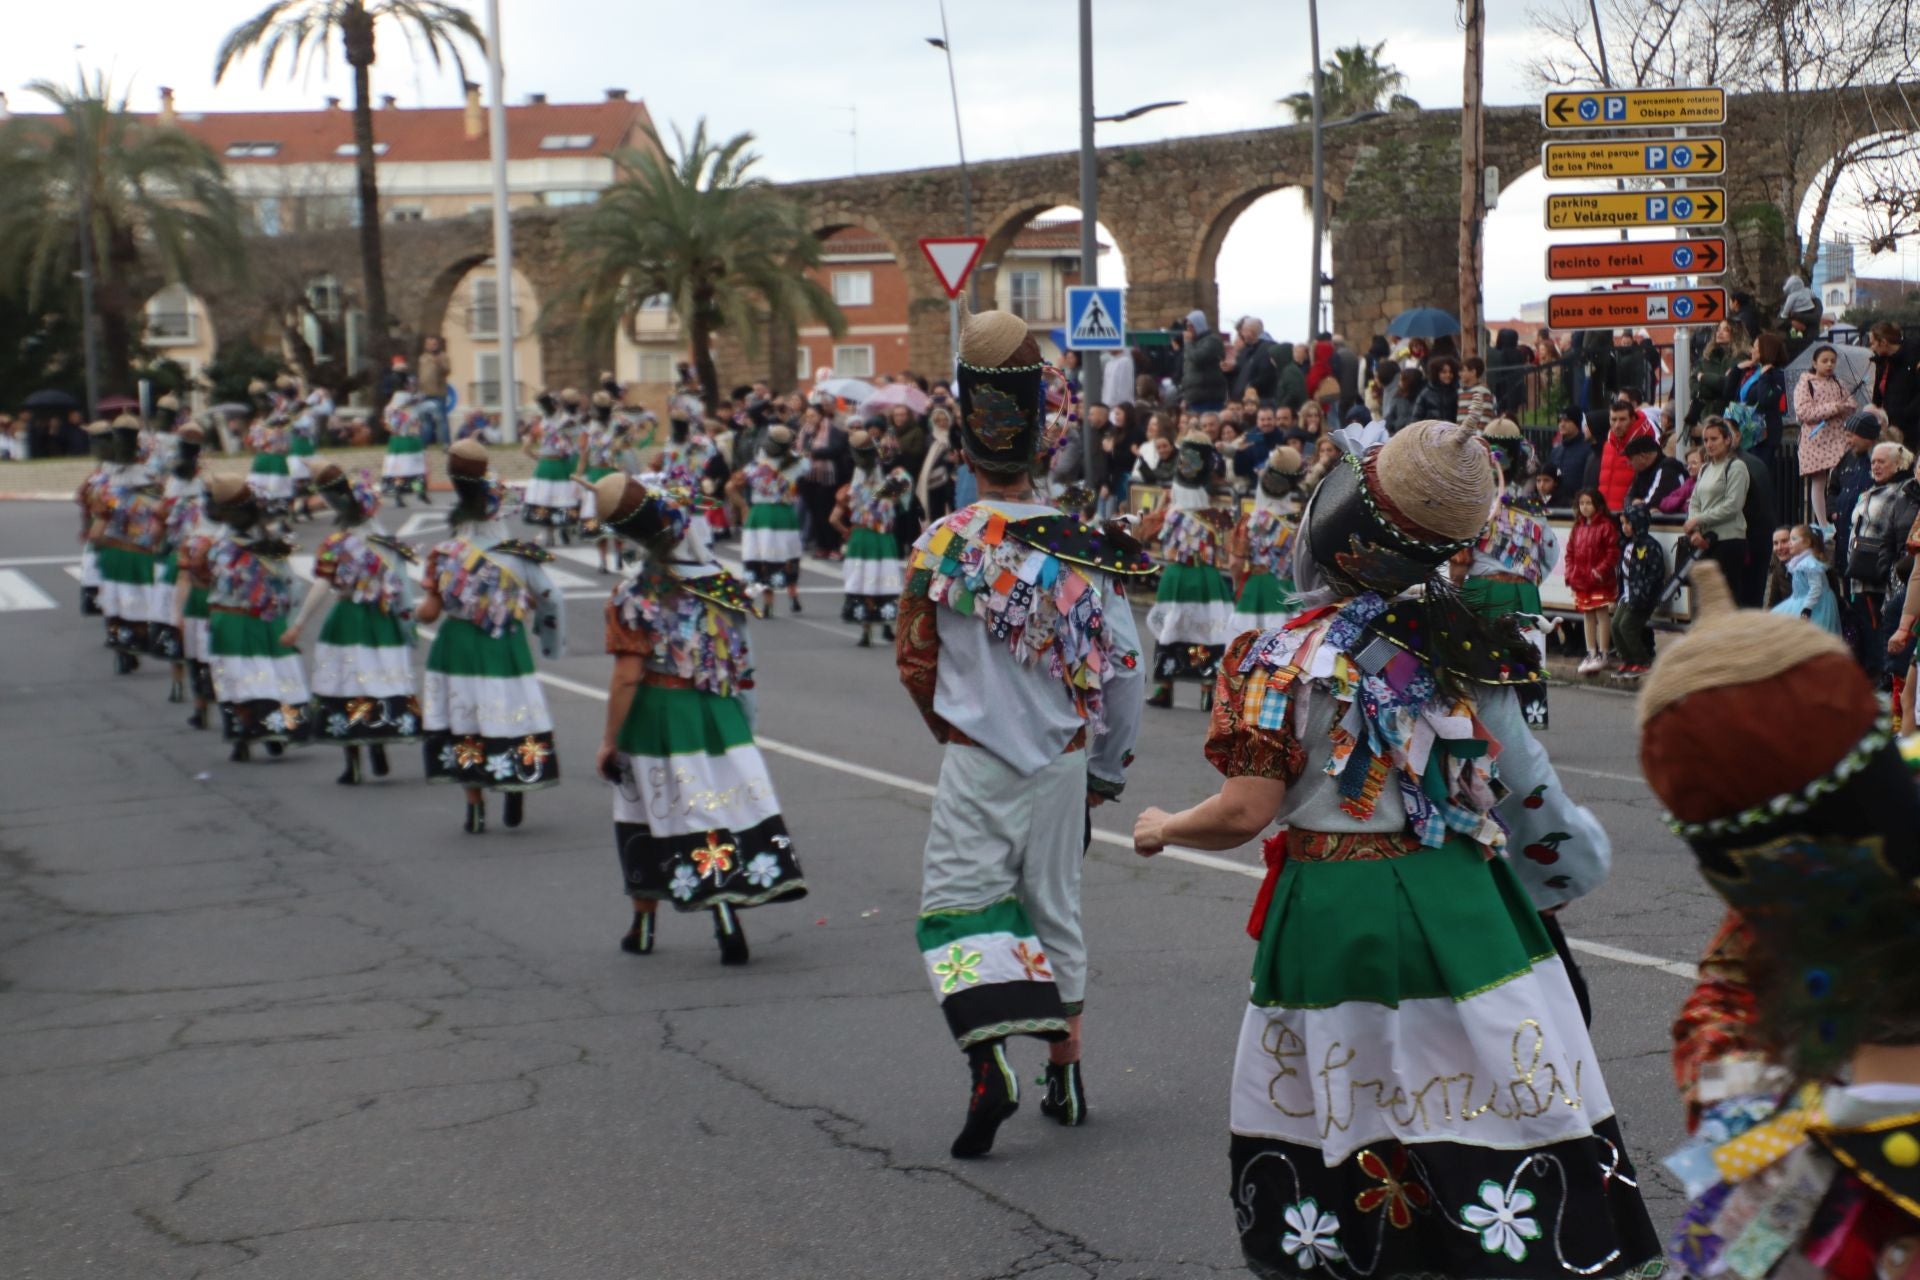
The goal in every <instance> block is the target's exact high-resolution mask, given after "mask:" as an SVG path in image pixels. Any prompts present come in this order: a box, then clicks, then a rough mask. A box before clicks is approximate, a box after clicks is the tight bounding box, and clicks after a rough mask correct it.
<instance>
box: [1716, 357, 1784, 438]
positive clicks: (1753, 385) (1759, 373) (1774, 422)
mask: <svg viewBox="0 0 1920 1280" xmlns="http://www.w3.org/2000/svg"><path fill="white" fill-rule="evenodd" d="M1786 364H1787V344H1786V340H1785V339H1783V338H1782V337H1781V336H1780V335H1779V334H1777V333H1773V332H1771V331H1769V332H1766V333H1763V334H1761V335H1760V336H1759V337H1757V338H1755V339H1754V340H1753V354H1752V355H1750V356H1748V357H1747V358H1746V359H1745V360H1742V361H1741V362H1740V363H1739V364H1737V365H1735V366H1734V369H1733V372H1732V373H1731V374H1729V375H1728V377H1727V381H1728V383H1729V384H1731V386H1732V388H1733V392H1734V394H1733V400H1734V402H1735V403H1737V404H1744V405H1747V406H1749V407H1751V408H1752V409H1753V411H1754V412H1755V413H1756V414H1757V415H1759V418H1760V422H1761V424H1762V426H1763V429H1764V434H1763V435H1762V436H1761V437H1760V439H1759V440H1758V441H1756V442H1755V443H1754V444H1753V446H1752V449H1753V452H1754V453H1757V454H1759V455H1760V456H1761V457H1762V458H1765V459H1767V460H1768V462H1771V461H1772V460H1773V456H1774V451H1775V450H1777V449H1778V448H1779V447H1780V426H1781V424H1780V419H1781V416H1782V414H1783V412H1784V411H1785V409H1786V403H1787V375H1786Z"/></svg>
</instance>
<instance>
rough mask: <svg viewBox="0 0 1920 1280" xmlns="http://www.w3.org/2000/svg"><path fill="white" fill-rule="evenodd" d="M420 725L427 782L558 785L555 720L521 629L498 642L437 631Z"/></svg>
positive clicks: (457, 627)
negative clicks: (542, 691)
mask: <svg viewBox="0 0 1920 1280" xmlns="http://www.w3.org/2000/svg"><path fill="white" fill-rule="evenodd" d="M420 724H421V727H422V729H423V730H424V731H425V737H424V740H423V750H424V752H425V754H426V767H427V781H429V782H456V783H459V784H460V785H461V786H463V787H482V788H485V789H487V790H489V791H539V790H541V789H543V788H545V787H556V786H559V785H560V757H559V756H558V755H557V754H556V753H555V752H554V746H553V718H552V717H551V716H550V715H548V714H547V699H546V696H545V695H544V694H543V693H541V691H540V682H539V680H538V679H536V678H535V677H534V674H533V653H532V651H531V650H529V649H528V648H527V633H526V631H525V629H524V628H522V627H521V626H520V624H519V623H515V624H514V625H513V626H512V627H510V628H509V629H508V630H506V631H504V632H502V633H501V634H500V635H497V636H493V635H489V634H487V633H486V632H485V631H483V630H481V629H480V628H479V627H476V626H475V625H473V623H471V622H465V621H462V620H461V619H459V618H448V619H447V620H445V621H444V622H442V623H441V624H440V631H439V634H438V635H436V636H435V637H434V639H433V648H432V649H430V650H428V651H427V675H426V679H425V681H424V682H423V684H422V687H421V695H420Z"/></svg>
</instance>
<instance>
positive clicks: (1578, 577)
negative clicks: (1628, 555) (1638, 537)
mask: <svg viewBox="0 0 1920 1280" xmlns="http://www.w3.org/2000/svg"><path fill="white" fill-rule="evenodd" d="M1619 565H1620V526H1619V525H1617V524H1615V523H1614V520H1613V517H1612V516H1600V517H1597V518H1596V519H1593V520H1575V521H1574V522H1573V535H1572V536H1571V537H1569V538H1568V539H1567V559H1566V576H1567V586H1569V587H1571V588H1572V589H1573V590H1575V591H1578V592H1580V593H1581V594H1583V595H1606V594H1608V593H1609V592H1611V591H1613V590H1614V575H1615V571H1616V570H1617V569H1618V568H1619Z"/></svg>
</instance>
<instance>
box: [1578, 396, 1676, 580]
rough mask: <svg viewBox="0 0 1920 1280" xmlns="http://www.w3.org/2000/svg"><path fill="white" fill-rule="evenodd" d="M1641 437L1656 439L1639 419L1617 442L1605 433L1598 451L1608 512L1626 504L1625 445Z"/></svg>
mask: <svg viewBox="0 0 1920 1280" xmlns="http://www.w3.org/2000/svg"><path fill="white" fill-rule="evenodd" d="M1641 436H1646V437H1647V438H1648V439H1656V438H1657V437H1656V436H1655V435H1654V430H1653V428H1652V427H1650V426H1648V425H1647V423H1646V422H1645V421H1644V420H1643V419H1639V418H1636V419H1634V422H1633V425H1632V426H1630V427H1628V428H1627V434H1626V435H1624V436H1622V437H1620V438H1619V439H1617V440H1616V439H1614V436H1613V432H1611V431H1609V432H1607V438H1606V440H1605V442H1604V444H1603V446H1602V447H1601V450H1600V496H1601V497H1603V498H1605V499H1606V500H1607V509H1608V510H1610V511H1618V510H1620V508H1621V507H1623V506H1625V505H1626V503H1627V490H1628V489H1629V488H1630V487H1632V485H1633V464H1632V463H1631V462H1629V461H1627V445H1628V443H1629V442H1631V441H1633V440H1637V439H1639V438H1640V437H1641ZM1569 585H1571V584H1569Z"/></svg>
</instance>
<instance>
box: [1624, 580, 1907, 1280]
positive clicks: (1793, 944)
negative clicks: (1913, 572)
mask: <svg viewBox="0 0 1920 1280" xmlns="http://www.w3.org/2000/svg"><path fill="white" fill-rule="evenodd" d="M1692 582H1693V600H1694V622H1693V625H1692V626H1691V627H1690V628H1689V630H1688V632H1687V634H1686V635H1685V636H1683V637H1682V638H1680V639H1679V640H1677V641H1675V642H1673V643H1672V644H1671V645H1669V646H1668V647H1667V649H1666V650H1665V651H1664V652H1662V654H1661V655H1660V657H1659V658H1658V660H1656V661H1655V663H1654V664H1653V669H1652V671H1651V673H1650V674H1649V675H1648V677H1647V680H1646V683H1645V685H1644V686H1643V688H1642V690H1641V693H1640V707H1639V718H1640V735H1641V736H1640V763H1641V767H1642V768H1643V769H1644V770H1645V773H1646V777H1647V783H1648V785H1649V786H1650V787H1651V788H1652V789H1653V792H1654V794H1655V795H1657V796H1658V797H1659V798H1660V800H1661V801H1662V803H1664V804H1665V805H1666V806H1667V807H1668V809H1669V811H1670V818H1669V821H1670V822H1671V823H1672V825H1673V827H1674V829H1675V830H1676V831H1677V832H1678V833H1679V834H1680V835H1681V836H1683V837H1684V838H1685V839H1686V841H1687V843H1688V844H1689V845H1691V846H1692V849H1693V853H1694V856H1695V857H1696V858H1697V859H1698V861H1699V864H1700V874H1701V876H1702V878H1704V879H1705V880H1706V882H1707V884H1708V885H1709V886H1711V887H1712V889H1713V890H1714V892H1716V893H1718V894H1719V895H1720V896H1721V897H1722V898H1723V899H1725V901H1726V903H1727V905H1728V907H1729V908H1730V909H1731V912H1732V913H1733V914H1731V915H1730V917H1729V920H1728V923H1727V926H1725V927H1723V928H1722V930H1721V931H1720V934H1719V935H1718V936H1717V937H1716V938H1715V941H1714V946H1713V949H1712V951H1711V952H1710V954H1709V960H1710V961H1711V962H1712V968H1711V969H1707V968H1706V966H1703V970H1705V971H1704V972H1703V975H1702V976H1703V979H1704V981H1703V984H1702V985H1703V988H1705V987H1706V986H1708V985H1713V986H1716V987H1719V988H1720V989H1721V994H1720V995H1719V996H1716V997H1715V998H1714V1003H1717V1004H1719V1005H1720V1006H1721V1007H1722V1009H1724V1010H1727V1011H1729V1012H1732V1011H1734V1010H1736V1009H1741V1010H1742V1012H1740V1013H1736V1014H1735V1015H1734V1016H1732V1017H1729V1018H1725V1019H1724V1020H1722V1021H1721V1022H1720V1025H1719V1031H1718V1034H1717V1035H1715V1036H1714V1037H1713V1039H1714V1040H1715V1041H1716V1042H1717V1043H1716V1044H1715V1045H1712V1046H1707V1045H1705V1044H1704V1042H1703V1041H1702V1039H1701V1038H1700V1033H1701V1032H1702V1031H1703V1030H1704V1029H1705V1028H1706V1026H1707V1025H1708V1023H1706V1022H1705V1021H1694V1020H1688V1019H1685V1018H1683V1021H1682V1023H1681V1024H1680V1025H1678V1026H1676V1032H1677V1033H1680V1034H1682V1035H1685V1036H1687V1037H1689V1038H1690V1039H1692V1041H1693V1044H1692V1048H1693V1049H1694V1052H1692V1053H1689V1054H1686V1055H1684V1058H1683V1054H1682V1053H1681V1052H1679V1046H1677V1047H1676V1054H1675V1061H1676V1064H1677V1065H1679V1064H1681V1063H1682V1062H1683V1060H1684V1062H1685V1064H1686V1067H1687V1069H1688V1072H1689V1073H1690V1074H1691V1075H1692V1077H1693V1078H1692V1079H1686V1078H1684V1076H1683V1079H1682V1084H1683V1086H1697V1088H1698V1092H1695V1093H1694V1094H1693V1095H1692V1097H1691V1098H1690V1102H1692V1103H1693V1104H1694V1105H1695V1115H1694V1119H1695V1122H1696V1124H1697V1128H1696V1130H1695V1137H1694V1140H1693V1141H1692V1142H1690V1143H1689V1144H1688V1145H1687V1146H1685V1147H1682V1148H1681V1149H1680V1150H1679V1151H1677V1152H1675V1153H1674V1154H1673V1155H1672V1156H1670V1157H1668V1159H1667V1161H1666V1164H1667V1167H1668V1168H1669V1169H1670V1170H1671V1171H1672V1172H1673V1173H1674V1174H1675V1175H1676V1176H1677V1177H1678V1178H1679V1180H1680V1182H1681V1183H1682V1185H1683V1186H1684V1188H1685V1190H1686V1193H1687V1195H1688V1196H1689V1197H1690V1198H1691V1204H1690V1205H1689V1206H1688V1208H1687V1210H1686V1212H1685V1213H1684V1214H1683V1215H1682V1217H1681V1220H1680V1225H1679V1227H1678V1229H1677V1230H1676V1232H1675V1235H1674V1239H1673V1242H1672V1256H1673V1259H1674V1261H1675V1262H1676V1263H1678V1264H1679V1267H1680V1268H1681V1269H1682V1270H1684V1272H1685V1273H1686V1274H1688V1275H1692V1276H1710V1275H1722V1274H1725V1275H1730V1276H1739V1277H1751V1278H1754V1280H1757V1278H1758V1277H1763V1276H1767V1277H1782V1278H1784V1277H1818V1276H1828V1277H1846V1278H1847V1280H1852V1278H1853V1277H1860V1278H1861V1280H1875V1278H1876V1277H1906V1276H1911V1275H1913V1274H1914V1272H1915V1267H1916V1264H1917V1263H1920V1043H1916V1041H1920V1035H1916V1028H1920V996H1916V993H1915V991H1914V990H1913V989H1912V988H1911V987H1909V985H1908V981H1909V978H1910V977H1911V976H1912V975H1914V974H1916V973H1920V931H1916V930H1915V928H1914V921H1915V919H1916V918H1917V917H1920V894H1916V890H1915V884H1916V883H1917V880H1916V878H1917V877H1920V788H1916V786H1915V780H1914V777H1913V770H1914V768H1915V767H1916V765H1920V750H1916V744H1915V743H1914V741H1913V740H1912V739H1908V740H1906V741H1905V742H1899V741H1896V740H1895V738H1894V736H1893V732H1892V727H1891V723H1890V720H1889V718H1888V716H1887V715H1886V713H1884V712H1883V711H1882V710H1881V709H1880V705H1879V701H1878V699H1877V698H1876V696H1875V693H1874V689H1873V685H1872V683H1871V681H1870V680H1869V679H1868V678H1867V677H1866V675H1865V674H1863V673H1862V671H1861V669H1860V667H1859V665H1858V663H1856V662H1855V661H1854V660H1853V657H1852V655H1851V653H1850V652H1849V650H1848V649H1847V646H1846V644H1845V642H1844V641H1843V640H1841V639H1840V637H1838V636H1836V635H1833V634H1832V633H1830V632H1828V631H1826V630H1824V629H1823V628H1821V627H1818V626H1816V625H1814V624H1813V623H1810V622H1808V621H1806V620H1804V619H1801V618H1797V617H1790V616H1785V615H1779V614H1767V613H1759V612H1754V611H1750V610H1744V609H1735V608H1734V607H1733V603H1732V599H1731V596H1730V593H1729V592H1728V590H1727V586H1726V584H1725V581H1724V580H1723V579H1722V578H1721V576H1720V573H1719V571H1718V567H1717V566H1714V565H1712V564H1705V563H1700V564H1696V565H1695V567H1694V571H1693V578H1692ZM1783 724H1791V725H1792V733H1791V734H1782V733H1781V732H1780V731H1779V729H1780V726H1781V725H1783ZM1739 988H1744V991H1745V996H1746V999H1745V1000H1744V1001H1739V1002H1732V1001H1728V1000H1726V999H1725V995H1726V993H1727V992H1728V991H1729V990H1730V989H1739ZM1695 1005H1696V1002H1694V1001H1689V1008H1690V1009H1693V1008H1695ZM1768 1068H1772V1069H1768ZM1842 1081H1844V1083H1841V1082H1842Z"/></svg>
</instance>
